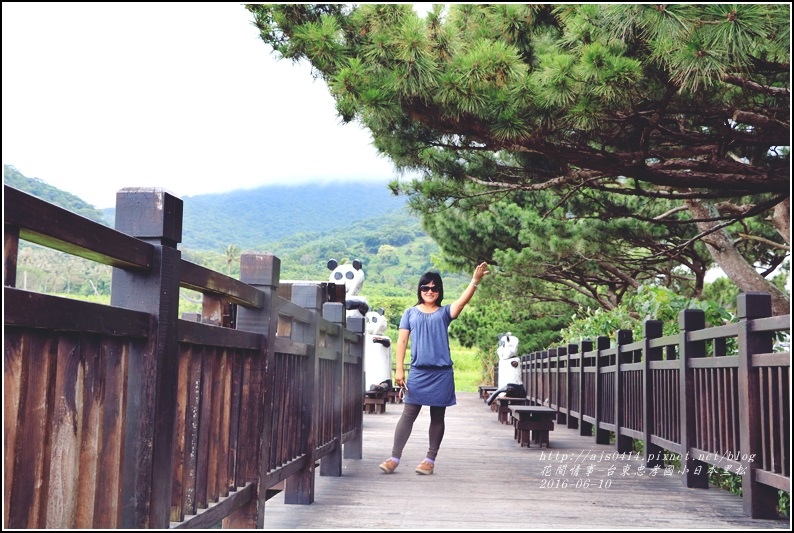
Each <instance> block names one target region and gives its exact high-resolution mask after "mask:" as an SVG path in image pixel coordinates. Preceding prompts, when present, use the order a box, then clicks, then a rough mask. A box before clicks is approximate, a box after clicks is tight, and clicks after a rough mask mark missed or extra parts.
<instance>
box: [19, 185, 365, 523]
mask: <svg viewBox="0 0 794 533" xmlns="http://www.w3.org/2000/svg"><path fill="white" fill-rule="evenodd" d="M4 194H5V197H4V224H5V227H4V229H5V242H4V255H5V263H4V285H5V286H4V304H5V320H4V344H5V366H4V430H5V439H4V456H5V464H4V466H5V471H4V476H5V478H4V481H5V483H4V494H3V496H4V524H3V526H4V528H59V529H61V528H63V529H65V528H103V529H105V528H130V529H133V528H134V529H138V528H157V529H161V528H168V527H175V528H176V527H191V528H207V527H212V526H215V525H217V524H218V523H222V524H223V526H224V527H233V528H242V527H246V528H249V527H259V528H261V527H263V526H264V523H265V502H266V501H267V499H268V498H269V497H271V496H272V495H274V494H276V493H278V492H280V491H284V495H285V501H286V502H287V503H302V504H306V503H311V502H312V501H313V500H314V475H315V465H316V463H317V462H318V461H319V464H320V474H321V475H333V476H339V475H341V473H342V458H343V455H344V457H347V458H357V459H360V458H361V452H362V449H361V427H362V420H363V416H362V412H363V408H362V407H363V406H362V403H363V400H362V395H361V390H363V361H362V358H363V332H364V323H363V319H358V320H357V319H349V320H347V319H346V318H345V310H344V304H343V303H341V302H342V301H343V295H344V286H343V285H336V284H325V283H311V282H306V283H292V284H281V283H280V282H279V271H280V262H279V259H278V258H277V257H275V256H273V255H272V254H243V255H242V257H241V260H240V266H241V276H240V277H241V279H240V280H235V279H233V278H230V277H228V276H225V275H223V274H220V273H218V272H214V271H211V270H208V269H206V268H203V267H200V266H198V265H195V264H192V263H189V262H187V261H185V260H183V259H181V252H180V251H179V250H177V244H178V243H179V242H180V240H181V230H182V202H181V200H179V199H177V198H175V197H173V196H171V195H170V194H167V193H165V192H164V191H162V190H159V189H124V190H122V191H120V192H119V193H118V195H117V206H116V229H115V230H114V229H110V228H107V227H105V226H103V225H101V224H97V223H94V222H92V221H89V220H87V219H85V218H83V217H80V216H78V215H75V214H74V213H71V212H69V211H67V210H64V209H61V208H59V207H56V206H53V205H51V204H48V203H46V202H43V201H41V200H38V199H36V198H34V197H32V196H30V195H27V194H25V193H23V192H20V191H18V190H16V189H13V188H11V187H8V186H5V187H4ZM20 239H21V240H25V241H29V242H33V243H37V244H40V245H44V246H47V247H50V248H53V249H56V250H61V251H64V252H67V253H70V254H73V255H77V256H80V257H83V258H86V259H89V260H92V261H96V262H98V263H102V264H106V265H110V266H112V267H114V268H113V275H112V294H111V303H110V305H100V304H94V303H88V302H83V301H78V300H74V299H69V298H61V297H55V296H51V295H47V294H39V293H35V292H29V291H25V290H20V289H17V288H15V286H16V271H17V255H18V245H19V240H20ZM180 287H184V288H189V289H192V290H196V291H199V292H201V293H202V294H203V295H204V296H203V304H202V314H201V317H200V321H198V322H197V321H195V320H187V319H180V318H178V316H177V315H178V300H179V289H180ZM283 295H287V296H286V297H285V296H283ZM229 309H235V310H236V313H229V312H228V310H229ZM232 314H233V315H234V326H235V327H234V328H230V327H224V325H226V326H228V325H229V324H228V322H229V321H228V320H227V319H228V317H229V316H230V315H232ZM346 322H347V323H346ZM343 445H344V446H343Z"/></svg>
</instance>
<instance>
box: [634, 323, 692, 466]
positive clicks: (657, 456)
mask: <svg viewBox="0 0 794 533" xmlns="http://www.w3.org/2000/svg"><path fill="white" fill-rule="evenodd" d="M662 326H663V324H662V322H661V320H646V321H645V323H644V324H643V326H642V327H643V348H642V388H643V391H642V398H643V413H642V434H643V437H642V450H643V455H644V458H643V459H644V461H645V466H647V467H648V468H653V467H654V466H659V467H663V466H664V461H663V460H662V454H663V453H664V450H663V448H662V447H661V446H658V445H657V444H653V443H651V436H652V435H653V429H654V427H655V424H656V418H655V417H654V387H653V373H652V371H651V361H661V360H662V349H661V348H651V347H650V341H651V339H656V338H659V337H661V336H662ZM682 455H683V454H682Z"/></svg>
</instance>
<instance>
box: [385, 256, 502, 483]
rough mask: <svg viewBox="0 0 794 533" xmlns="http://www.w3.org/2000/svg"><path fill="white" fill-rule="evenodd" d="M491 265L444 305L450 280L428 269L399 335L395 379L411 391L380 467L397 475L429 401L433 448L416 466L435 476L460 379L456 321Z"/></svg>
mask: <svg viewBox="0 0 794 533" xmlns="http://www.w3.org/2000/svg"><path fill="white" fill-rule="evenodd" d="M488 273H489V271H488V265H487V263H485V262H483V263H480V264H479V265H477V268H475V269H474V275H473V276H472V279H471V283H469V285H468V287H466V289H465V290H464V291H463V294H461V295H460V298H458V299H457V300H455V301H454V302H452V303H451V304H448V305H445V306H444V307H441V301H442V300H443V299H444V284H443V283H442V281H441V276H440V275H438V274H437V273H435V272H426V273H425V274H423V275H422V277H421V278H420V279H419V288H418V289H417V291H416V296H417V300H418V301H417V303H416V305H415V306H413V307H409V308H408V309H406V310H405V313H403V316H402V318H401V319H400V331H399V335H398V337H397V357H396V359H397V360H396V366H397V368H396V371H395V376H394V378H395V382H396V383H397V385H398V386H399V387H403V388H404V389H405V398H404V407H403V414H402V416H401V417H400V420H399V421H398V422H397V427H396V429H395V430H394V447H393V448H392V456H391V458H390V459H387V460H386V461H383V462H382V463H381V464H380V469H381V470H383V471H384V472H385V473H387V474H391V473H392V472H394V470H395V469H396V468H397V465H399V464H400V456H401V455H402V452H403V448H404V447H405V444H406V443H407V442H408V437H410V436H411V430H412V429H413V426H414V422H415V421H416V417H417V416H419V411H421V410H422V406H423V405H427V406H430V446H429V448H428V450H427V457H425V459H424V460H423V461H422V462H421V463H420V464H419V466H417V467H416V473H417V474H424V475H428V474H432V473H433V468H434V466H435V461H436V455H437V454H438V449H439V447H440V446H441V439H443V438H444V414H445V412H446V409H447V406H449V405H455V403H456V400H455V377H454V374H453V371H452V356H451V354H450V352H449V335H448V333H447V328H448V327H449V324H450V322H452V321H453V320H455V319H456V318H458V315H460V312H461V311H463V308H464V307H466V304H467V303H469V300H471V297H472V296H474V291H476V290H477V286H478V285H479V283H480V281H481V280H482V278H483V276H485V275H486V274H488ZM409 337H410V339H411V373H410V377H409V380H408V382H407V383H406V381H405V370H404V369H403V363H404V362H405V350H406V348H407V346H408V338H409Z"/></svg>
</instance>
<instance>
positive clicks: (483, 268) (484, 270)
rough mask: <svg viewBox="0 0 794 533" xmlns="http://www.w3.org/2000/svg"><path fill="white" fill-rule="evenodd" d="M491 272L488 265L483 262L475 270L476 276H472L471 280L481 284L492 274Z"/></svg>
mask: <svg viewBox="0 0 794 533" xmlns="http://www.w3.org/2000/svg"><path fill="white" fill-rule="evenodd" d="M490 273H491V271H490V270H488V263H486V262H485V261H483V262H482V263H480V264H479V265H477V267H476V268H475V269H474V275H473V276H472V278H471V280H472V281H473V282H474V283H480V280H481V279H482V278H483V277H484V276H485V275H486V274H490Z"/></svg>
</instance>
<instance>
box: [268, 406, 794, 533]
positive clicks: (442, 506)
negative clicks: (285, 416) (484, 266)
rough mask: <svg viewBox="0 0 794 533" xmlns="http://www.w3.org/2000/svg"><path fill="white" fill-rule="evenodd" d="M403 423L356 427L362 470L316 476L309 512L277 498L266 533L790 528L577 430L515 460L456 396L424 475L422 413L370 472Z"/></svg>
mask: <svg viewBox="0 0 794 533" xmlns="http://www.w3.org/2000/svg"><path fill="white" fill-rule="evenodd" d="M401 412H402V405H393V404H389V405H388V406H387V408H386V413H384V414H367V415H365V416H364V452H363V458H362V459H361V460H350V459H345V461H344V467H343V468H344V471H343V475H342V477H328V476H320V475H319V473H318V474H317V475H316V478H315V479H316V492H315V501H314V503H313V504H311V505H286V504H284V503H283V499H284V498H283V495H278V496H276V497H274V498H273V499H271V500H269V501H268V502H267V505H266V508H265V528H266V529H326V530H350V529H367V530H377V529H389V530H469V531H470V530H478V529H482V530H497V531H498V530H509V531H514V530H516V529H519V530H520V529H532V530H584V529H587V530H593V529H604V530H615V529H632V530H634V529H654V530H656V529H709V530H723V529H726V530H727V529H736V530H753V529H785V530H790V529H791V522H790V520H788V519H785V520H753V519H751V518H748V517H746V516H744V514H743V512H742V499H741V497H739V496H736V495H734V494H731V493H729V492H727V491H724V490H721V489H717V488H710V489H687V488H685V487H683V485H682V484H681V479H680V476H679V475H677V474H675V473H672V474H671V475H665V473H664V471H659V472H657V473H656V475H652V473H651V472H650V471H647V470H646V471H645V472H641V468H640V467H641V466H642V461H641V459H640V458H639V457H636V456H632V457H625V456H624V457H616V455H617V454H616V453H615V452H614V447H612V446H607V445H599V444H595V443H594V441H593V439H592V438H591V437H580V436H579V435H578V430H574V429H567V428H565V427H563V426H561V425H556V427H555V429H554V431H552V432H550V446H551V447H550V448H545V447H544V448H543V449H539V448H537V446H535V445H533V446H532V447H531V448H522V447H520V446H519V445H518V444H517V442H516V441H515V440H514V438H513V429H512V427H511V426H508V425H505V424H500V423H499V422H498V421H497V416H496V413H493V412H492V411H491V410H490V407H489V406H488V405H486V404H485V403H484V402H483V401H482V400H481V399H480V398H479V396H478V395H477V393H458V405H456V406H454V407H450V408H448V409H447V418H446V434H445V436H444V442H443V443H442V445H441V451H440V453H439V456H438V459H437V463H436V471H435V473H434V474H433V475H431V476H420V475H417V474H415V473H414V468H415V467H416V465H417V464H419V462H420V461H421V460H422V459H423V458H424V453H425V451H426V449H427V427H428V423H429V413H428V409H427V408H424V409H423V410H422V413H420V415H419V418H418V419H417V421H416V424H415V426H414V431H413V433H412V435H411V439H410V440H409V441H408V445H407V446H406V448H405V451H404V453H403V457H402V463H401V465H400V467H399V468H398V469H397V470H396V471H395V472H394V473H393V474H390V475H387V474H384V473H382V472H381V471H380V469H379V468H378V464H379V463H380V462H381V461H383V460H384V459H387V458H388V457H389V456H390V452H391V446H392V436H393V432H394V427H395V425H396V423H397V420H398V418H399V417H400V414H401ZM576 467H578V472H577V471H575V470H574V469H575V468H576ZM318 470H319V469H318ZM574 472H575V473H574ZM610 472H611V475H610ZM640 474H642V475H640Z"/></svg>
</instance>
